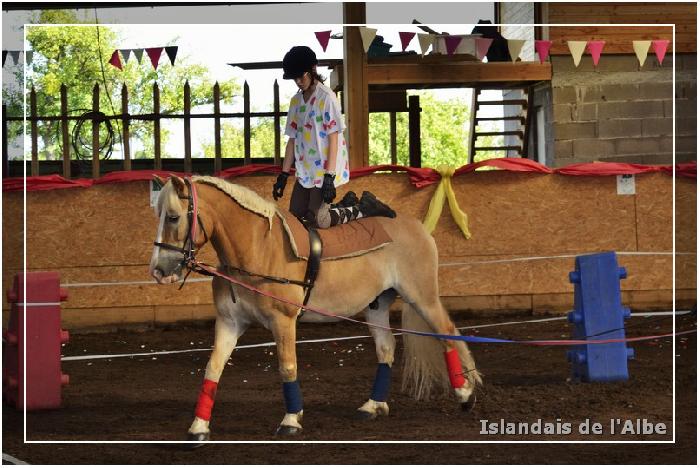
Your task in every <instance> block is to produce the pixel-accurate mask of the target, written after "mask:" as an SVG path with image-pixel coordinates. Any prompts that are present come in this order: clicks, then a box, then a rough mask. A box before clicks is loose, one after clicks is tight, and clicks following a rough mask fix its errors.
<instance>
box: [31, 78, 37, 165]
mask: <svg viewBox="0 0 700 468" xmlns="http://www.w3.org/2000/svg"><path fill="white" fill-rule="evenodd" d="M29 112H30V115H31V132H32V165H31V167H32V169H31V174H32V176H38V175H39V144H38V142H37V140H38V137H39V129H38V128H37V120H36V117H37V113H36V90H35V89H34V87H33V86H32V91H31V93H29Z"/></svg>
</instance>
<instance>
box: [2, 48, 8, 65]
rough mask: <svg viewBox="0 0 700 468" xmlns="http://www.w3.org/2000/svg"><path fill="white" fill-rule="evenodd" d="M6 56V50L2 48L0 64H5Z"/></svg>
mask: <svg viewBox="0 0 700 468" xmlns="http://www.w3.org/2000/svg"><path fill="white" fill-rule="evenodd" d="M6 58H7V51H6V50H3V51H2V66H3V67H4V66H5V59H6Z"/></svg>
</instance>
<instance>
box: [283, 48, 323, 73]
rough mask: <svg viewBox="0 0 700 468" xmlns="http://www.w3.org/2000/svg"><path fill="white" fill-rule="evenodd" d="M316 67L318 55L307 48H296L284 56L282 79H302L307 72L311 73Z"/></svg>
mask: <svg viewBox="0 0 700 468" xmlns="http://www.w3.org/2000/svg"><path fill="white" fill-rule="evenodd" d="M314 65H318V60H317V59H316V54H315V53H314V51H313V50H311V49H310V48H308V47H306V46H294V47H292V48H291V49H290V50H289V52H287V53H286V54H285V55H284V59H283V60H282V69H283V70H284V75H282V78H284V79H285V80H290V79H294V78H299V77H301V76H302V75H303V74H304V73H305V72H307V71H311V70H312V69H313V67H314Z"/></svg>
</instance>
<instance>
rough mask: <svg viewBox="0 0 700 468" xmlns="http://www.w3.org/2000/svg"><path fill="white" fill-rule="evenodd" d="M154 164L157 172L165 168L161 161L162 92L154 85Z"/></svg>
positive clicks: (156, 84)
mask: <svg viewBox="0 0 700 468" xmlns="http://www.w3.org/2000/svg"><path fill="white" fill-rule="evenodd" d="M153 115H154V117H153V143H154V145H153V163H154V165H155V168H156V169H157V170H160V169H162V168H163V165H162V164H161V161H160V90H159V89H158V83H153Z"/></svg>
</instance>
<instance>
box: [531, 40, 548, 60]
mask: <svg viewBox="0 0 700 468" xmlns="http://www.w3.org/2000/svg"><path fill="white" fill-rule="evenodd" d="M551 47H552V41H535V50H536V51H537V55H538V56H539V57H540V63H544V62H546V61H547V58H548V57H549V49H550V48H551Z"/></svg>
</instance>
